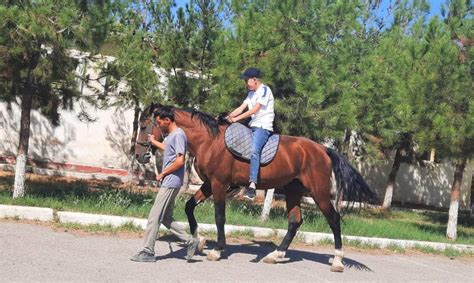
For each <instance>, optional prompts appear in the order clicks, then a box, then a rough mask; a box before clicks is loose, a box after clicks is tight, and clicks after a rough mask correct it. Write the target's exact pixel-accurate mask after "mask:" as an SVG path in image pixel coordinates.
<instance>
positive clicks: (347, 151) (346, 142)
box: [341, 129, 354, 161]
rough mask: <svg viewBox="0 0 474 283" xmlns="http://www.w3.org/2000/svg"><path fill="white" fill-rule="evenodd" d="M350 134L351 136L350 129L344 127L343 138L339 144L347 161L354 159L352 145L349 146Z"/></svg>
mask: <svg viewBox="0 0 474 283" xmlns="http://www.w3.org/2000/svg"><path fill="white" fill-rule="evenodd" d="M351 136H352V130H351V129H346V130H345V133H344V140H343V141H342V144H341V151H342V154H343V155H344V156H345V157H346V158H347V160H349V161H351V160H353V159H354V156H353V154H352V147H351Z"/></svg>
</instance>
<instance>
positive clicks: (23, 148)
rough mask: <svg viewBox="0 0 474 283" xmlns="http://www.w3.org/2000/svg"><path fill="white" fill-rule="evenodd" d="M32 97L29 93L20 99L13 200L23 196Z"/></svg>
mask: <svg viewBox="0 0 474 283" xmlns="http://www.w3.org/2000/svg"><path fill="white" fill-rule="evenodd" d="M32 101H33V96H32V94H31V92H25V94H24V95H23V96H22V99H21V120H20V140H19V143H18V151H17V156H16V166H15V184H14V186H13V198H18V197H23V196H24V195H25V169H26V159H27V156H28V142H29V140H30V119H31V105H32Z"/></svg>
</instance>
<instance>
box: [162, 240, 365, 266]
mask: <svg viewBox="0 0 474 283" xmlns="http://www.w3.org/2000/svg"><path fill="white" fill-rule="evenodd" d="M159 240H160V241H166V242H168V246H169V249H170V252H169V253H168V254H165V255H162V256H157V257H156V259H157V260H162V259H168V258H183V259H184V257H185V256H186V245H185V244H184V243H178V246H179V247H180V248H178V249H176V248H174V249H173V246H172V245H171V242H174V241H176V238H174V237H172V236H164V237H161V238H160V239H159ZM215 246H216V242H215V241H208V242H207V247H206V249H207V250H210V249H213V248H214V247H215ZM276 248H277V246H276V245H275V244H274V243H272V242H270V241H255V240H254V241H252V243H248V244H235V245H232V244H227V245H226V248H225V250H224V252H223V253H222V258H221V259H228V258H229V256H231V255H232V254H249V255H255V256H256V257H255V258H253V259H251V260H250V262H253V263H259V262H261V260H262V259H263V258H264V257H265V256H266V255H267V254H268V253H270V252H272V251H274V250H275V249H276ZM201 255H204V253H202V254H201ZM286 257H287V258H289V260H288V261H282V262H281V263H279V264H291V263H294V262H299V261H303V260H307V261H313V262H317V263H320V264H324V265H328V266H331V261H330V260H331V259H332V258H333V255H331V254H319V253H315V252H308V251H301V250H288V251H287V253H286ZM202 261H203V260H202V259H192V260H190V261H188V262H202ZM343 263H344V266H345V267H346V268H354V269H356V270H360V271H371V272H372V271H373V270H372V269H370V268H369V267H368V266H366V265H365V264H363V263H361V262H358V261H356V260H353V259H350V258H344V260H343Z"/></svg>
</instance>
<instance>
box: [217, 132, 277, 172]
mask: <svg viewBox="0 0 474 283" xmlns="http://www.w3.org/2000/svg"><path fill="white" fill-rule="evenodd" d="M224 141H225V146H226V147H227V150H229V151H230V152H231V153H232V154H233V155H234V156H236V157H238V158H241V159H244V160H246V161H250V154H251V153H250V150H251V147H252V130H251V129H250V128H247V127H246V126H244V125H242V124H240V123H233V124H231V125H230V126H229V127H227V129H226V130H225V133H224ZM279 144H280V135H271V136H270V137H269V138H268V141H267V143H266V144H265V146H264V147H263V149H262V154H261V156H260V165H267V164H269V163H270V162H272V160H273V159H274V158H275V155H276V152H277V150H278V145H279Z"/></svg>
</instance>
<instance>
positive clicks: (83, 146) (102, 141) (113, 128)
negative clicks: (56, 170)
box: [0, 104, 133, 169]
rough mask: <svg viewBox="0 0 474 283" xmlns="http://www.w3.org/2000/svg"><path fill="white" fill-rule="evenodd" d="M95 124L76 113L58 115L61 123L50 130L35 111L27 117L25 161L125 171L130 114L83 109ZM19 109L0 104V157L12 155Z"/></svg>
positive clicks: (50, 126) (16, 136)
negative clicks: (80, 118) (27, 149)
mask: <svg viewBox="0 0 474 283" xmlns="http://www.w3.org/2000/svg"><path fill="white" fill-rule="evenodd" d="M87 110H88V112H89V113H90V114H91V116H93V117H94V118H95V119H96V121H95V122H90V123H86V122H82V121H80V120H79V119H78V117H77V114H78V111H73V112H66V111H63V112H61V124H60V126H58V127H53V126H52V125H51V123H50V122H49V121H48V120H47V119H46V118H44V117H43V116H42V115H41V114H40V113H38V112H37V111H32V114H31V132H30V143H29V154H28V156H29V158H31V159H35V160H39V161H46V162H48V161H52V162H59V163H72V164H80V165H90V166H96V167H103V168H116V169H127V167H128V161H127V158H128V157H127V153H128V150H129V148H130V139H131V132H132V122H133V111H131V110H123V109H108V110H97V109H94V108H92V107H89V109H87ZM19 117H20V110H19V107H18V106H17V105H13V107H12V110H11V111H9V110H7V107H6V105H5V104H0V156H15V155H16V151H17V146H18V138H19V129H20V119H19Z"/></svg>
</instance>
